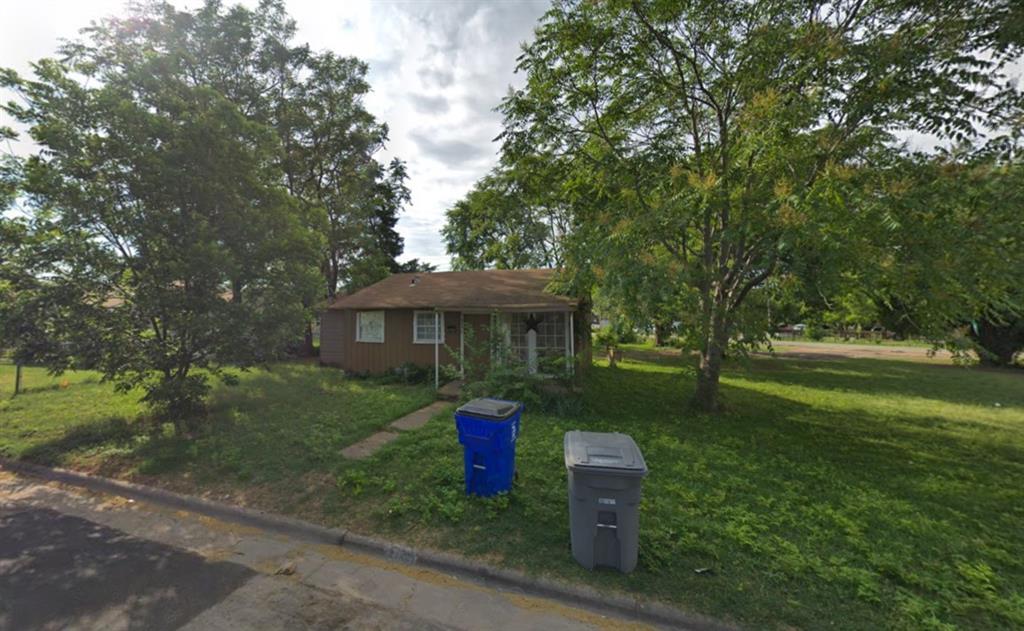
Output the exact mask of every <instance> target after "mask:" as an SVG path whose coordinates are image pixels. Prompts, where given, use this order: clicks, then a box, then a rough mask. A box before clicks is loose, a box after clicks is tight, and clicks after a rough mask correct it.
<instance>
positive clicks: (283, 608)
mask: <svg viewBox="0 0 1024 631" xmlns="http://www.w3.org/2000/svg"><path fill="white" fill-rule="evenodd" d="M0 533H2V536H0V629H4V630H6V629H16V628H17V629H22V628H83V629H89V628H98V627H102V628H104V629H131V628H146V629H175V628H187V629H211V628H212V629H229V628H230V629H233V628H253V629H284V628H288V629H293V628H299V629H301V628H313V629H329V628H347V629H499V628H500V629H553V630H559V629H565V630H570V629H572V630H575V629H641V628H651V627H649V626H645V625H641V624H638V623H636V622H633V621H627V620H624V619H617V618H612V617H607V616H604V615H600V614H597V613H594V612H589V611H585V610H582V609H579V608H576V607H573V606H569V605H566V604H563V603H560V602H556V601H553V600H549V599H545V598H538V597H534V596H527V595H524V594H522V593H517V592H515V591H510V590H502V589H497V588H495V587H492V586H488V585H486V584H484V583H481V582H474V581H470V580H467V579H462V578H456V577H453V576H449V575H446V574H443V573H441V572H437V571H434V570H431V569H427V568H423V567H418V566H409V565H405V564H402V563H397V562H391V561H389V560H386V559H383V558H380V557H375V556H369V555H363V554H359V553H357V552H353V551H351V550H347V549H345V548H342V547H338V546H331V545H319V544H312V543H306V542H302V541H298V540H295V539H290V538H288V537H285V536H280V535H274V534H270V533H268V532H266V531H263V530H258V529H255V528H248V527H245V526H240V525H237V524H228V523H226V522H222V521H219V520H216V519H212V518H210V517H205V516H201V515H197V514H194V513H190V512H187V511H172V510H169V509H164V508H161V507H159V506H155V505H151V504H148V503H143V502H135V501H132V500H126V499H124V498H122V497H118V496H111V495H105V494H99V493H93V492H87V491H82V490H79V489H72V488H68V487H61V486H59V485H57V484H54V483H44V482H40V481H37V480H35V479H32V478H23V477H19V476H16V475H14V474H11V473H8V472H4V471H0Z"/></svg>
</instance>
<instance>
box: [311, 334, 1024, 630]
mask: <svg viewBox="0 0 1024 631" xmlns="http://www.w3.org/2000/svg"><path fill="white" fill-rule="evenodd" d="M746 363H747V366H748V368H746V369H744V368H740V367H739V365H738V364H731V363H730V364H727V365H726V367H725V371H724V375H723V387H724V394H725V395H726V396H727V397H728V401H729V402H730V403H731V404H732V405H730V407H729V408H728V410H727V411H726V412H724V417H722V418H721V419H718V418H710V417H707V416H705V415H700V414H686V415H684V423H683V426H682V429H680V425H679V421H678V412H677V410H679V409H685V406H686V397H685V395H684V393H683V392H682V391H681V389H680V388H679V381H680V380H683V381H684V382H685V383H686V384H688V385H690V384H692V383H693V381H694V374H693V370H692V368H690V367H689V366H690V362H689V360H688V358H684V357H666V356H664V355H660V354H657V353H655V352H644V351H637V350H634V349H632V348H627V349H626V356H625V359H624V361H623V362H622V363H621V364H620V368H619V369H618V370H615V371H612V370H609V369H608V368H607V367H605V365H604V364H603V363H601V364H600V365H598V366H595V367H594V370H593V372H592V373H590V374H589V381H588V383H587V387H586V389H585V395H584V397H585V403H586V408H585V410H584V411H583V413H582V414H581V415H579V416H577V417H574V418H572V419H571V420H567V419H564V418H561V417H559V416H557V415H551V414H542V413H539V412H538V411H537V410H531V409H530V408H529V407H528V408H527V410H526V412H525V414H524V416H523V421H522V423H523V424H522V433H521V434H520V436H519V439H518V442H517V447H516V449H517V470H518V472H519V477H518V479H517V481H516V482H515V484H514V485H513V489H512V491H511V493H509V494H508V495H507V496H503V499H502V498H497V499H491V500H487V501H482V500H480V499H479V498H472V497H465V496H464V495H463V493H462V485H463V480H462V454H461V447H460V445H459V444H458V441H457V437H456V433H455V429H454V427H453V423H452V418H451V414H450V413H448V412H446V413H444V414H439V415H438V416H437V417H436V418H435V419H433V420H432V421H431V422H430V423H428V424H427V426H426V427H425V428H423V429H422V430H418V431H417V432H416V433H415V434H413V435H406V436H402V437H400V438H399V439H398V440H396V441H395V442H393V443H390V444H388V445H387V446H385V447H384V448H383V449H382V450H381V451H380V452H378V454H377V455H376V456H375V457H373V458H371V459H370V460H368V461H365V462H361V463H352V464H351V466H349V467H348V468H347V469H346V470H347V471H360V472H362V473H361V475H363V476H364V477H365V478H366V479H368V480H373V479H375V478H376V479H380V480H381V486H377V485H375V484H373V483H370V484H368V485H367V486H364V487H363V490H362V492H361V494H360V495H359V496H350V495H349V494H347V493H345V492H340V491H339V492H337V493H336V495H335V499H334V500H333V503H331V504H330V506H331V508H330V509H329V514H328V517H327V519H328V521H330V522H331V523H337V522H340V523H344V524H359V525H360V527H361V528H364V529H365V530H366V531H367V532H378V533H381V534H382V535H383V534H386V535H387V536H389V537H395V538H398V539H399V540H402V541H406V542H410V543H415V544H416V545H424V546H437V547H441V548H444V549H450V550H453V551H456V552H459V553H463V554H469V555H473V556H479V557H480V558H481V559H486V560H487V561H489V562H499V563H503V564H504V565H507V566H509V567H513V568H517V569H523V570H526V571H529V572H536V573H538V574H545V575H552V576H556V577H561V578H564V579H567V580H570V581H576V582H585V583H588V584H591V585H594V586H595V587H597V588H603V589H620V590H625V591H627V592H630V593H632V594H635V595H637V596H640V597H644V598H656V599H663V600H667V601H670V602H673V603H675V604H677V605H679V606H682V607H684V608H686V609H687V610H691V611H696V612H700V613H703V614H708V615H713V616H716V617H719V618H725V619H728V620H731V621H734V622H735V623H737V624H740V625H742V626H746V627H751V628H817V627H821V626H823V625H825V626H835V627H836V628H844V629H879V628H896V629H917V628H923V627H925V626H928V625H930V626H931V627H933V628H943V627H945V628H984V629H1013V628H1017V627H1018V626H1019V625H1020V622H1019V620H1020V615H1021V613H1022V611H1024V610H1022V608H1021V603H1022V602H1024V601H1022V596H1024V594H1022V593H1021V586H1022V585H1024V566H1022V565H1021V563H1020V562H1019V559H1020V558H1021V557H1022V555H1024V536H1022V533H1021V531H1020V528H1019V527H1018V522H1019V518H1018V516H1017V515H1016V514H1014V513H1013V511H1012V510H1010V513H1009V514H1008V513H1007V507H1013V506H1017V505H1019V504H1020V502H1021V501H1022V500H1024V498H1022V491H1021V489H1024V481H1022V480H1021V475H1022V474H1021V471H1020V468H1019V467H1018V466H1017V465H1016V463H1017V462H1018V461H1019V459H1020V457H1021V455H1022V453H1024V451H1022V450H1024V390H1022V389H1020V388H1019V387H1017V386H1018V382H1019V381H1020V379H1019V375H1016V374H1013V373H1009V372H1004V371H998V372H997V371H974V370H963V369H955V368H952V367H950V366H938V365H928V364H915V363H910V362H900V361H880V360H870V359H859V360H858V359H848V360H817V361H797V360H784V359H770V358H761V357H754V358H751V359H750V360H749V361H748V362H746ZM994 403H1000V404H1001V405H1000V407H995V405H994ZM571 429H583V430H590V431H622V432H626V433H628V434H630V435H631V436H633V437H634V438H635V439H636V441H637V442H638V444H639V445H640V447H641V449H642V450H643V453H644V457H645V459H646V461H647V464H648V466H649V467H650V471H651V473H650V475H649V476H648V477H647V478H646V479H645V480H644V489H643V499H642V502H641V507H640V511H641V514H640V523H641V529H640V565H639V567H638V569H637V571H636V572H634V573H633V574H631V575H628V576H623V575H620V574H618V573H615V572H605V571H597V572H589V571H586V570H583V569H582V568H580V567H578V566H577V565H576V564H575V562H574V561H573V560H572V557H571V555H570V554H569V550H568V536H569V532H568V515H567V507H566V503H565V502H566V499H565V488H566V487H565V484H566V480H565V473H564V460H563V455H562V437H563V435H564V432H566V431H568V430H571ZM424 454H430V457H423V455H424ZM981 454H984V456H982V455H981ZM398 470H400V471H401V472H402V474H401V475H395V472H396V471H398ZM384 480H387V481H388V482H389V483H391V485H389V487H388V490H384V488H383V483H384V482H383V481H384ZM979 524H981V525H982V526H979ZM698 568H710V569H711V571H710V572H705V573H702V574H697V573H696V572H695V571H694V570H696V569H698Z"/></svg>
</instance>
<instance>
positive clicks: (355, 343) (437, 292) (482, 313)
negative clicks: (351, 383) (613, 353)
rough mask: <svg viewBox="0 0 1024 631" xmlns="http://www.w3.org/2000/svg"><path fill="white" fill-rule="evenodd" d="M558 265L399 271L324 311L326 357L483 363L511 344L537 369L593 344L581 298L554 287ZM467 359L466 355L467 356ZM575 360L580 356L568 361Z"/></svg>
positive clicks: (364, 367)
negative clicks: (555, 291) (560, 292)
mask: <svg viewBox="0 0 1024 631" xmlns="http://www.w3.org/2000/svg"><path fill="white" fill-rule="evenodd" d="M553 276H554V270H547V269H533V270H478V271H467V272H434V273H416V274H394V275H392V276H390V277H388V278H386V279H384V280H382V281H380V282H379V283H377V284H375V285H371V286H369V287H367V288H365V289H362V290H360V291H357V292H356V293H354V294H351V295H348V296H341V297H338V298H337V299H335V301H334V302H333V303H331V305H330V306H328V308H327V310H326V311H325V312H324V314H323V319H322V322H321V329H320V362H321V363H323V364H327V365H332V366H338V367H341V368H343V369H345V370H348V371H352V372H366V373H382V372H385V371H387V370H389V369H392V368H396V367H399V366H401V365H402V364H405V363H408V362H411V363H414V364H418V365H421V366H429V367H432V368H434V369H435V380H436V379H437V375H438V373H439V371H438V367H439V366H444V365H452V366H457V367H460V368H463V369H464V368H465V366H467V365H469V366H470V367H473V366H481V365H486V363H487V362H489V361H492V360H493V359H494V357H496V350H495V349H497V348H502V349H505V352H507V354H508V355H510V356H511V357H512V358H513V359H518V360H519V361H522V362H523V363H524V364H525V365H527V366H528V367H529V368H530V369H531V370H534V371H536V370H538V369H541V368H542V367H543V365H544V364H545V362H544V360H545V359H548V358H563V357H564V358H566V359H567V360H568V359H571V358H573V357H575V356H576V355H577V354H578V351H588V350H589V343H590V339H589V334H590V327H589V326H588V325H587V323H586V321H585V320H584V319H583V318H581V316H580V301H579V300H577V299H575V298H570V297H568V296H559V295H556V294H553V293H551V292H549V291H547V285H548V284H549V283H550V282H551V279H552V278H553ZM463 358H464V359H465V361H460V360H461V359H463ZM568 364H569V365H571V364H572V362H568Z"/></svg>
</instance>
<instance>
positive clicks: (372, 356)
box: [320, 309, 462, 374]
mask: <svg viewBox="0 0 1024 631" xmlns="http://www.w3.org/2000/svg"><path fill="white" fill-rule="evenodd" d="M412 322H413V310H412V309H387V310H384V343H382V344H378V343H373V342H357V341H356V311H355V310H352V309H340V310H328V311H327V312H325V313H324V317H323V331H322V333H321V336H320V362H321V363H323V364H329V365H332V366H339V367H341V368H343V369H344V370H347V371H351V372H367V373H371V374H380V373H383V372H386V371H387V370H389V369H392V368H397V367H399V366H401V365H402V364H405V363H407V362H411V363H414V364H418V365H420V366H433V365H434V345H433V344H415V343H413V329H412ZM444 328H445V335H444V344H441V345H440V348H439V349H438V350H439V353H438V356H439V359H440V362H441V364H442V365H445V364H457V363H458V361H457V355H458V352H459V336H460V335H461V334H462V331H461V330H460V326H459V312H457V311H447V312H445V314H444ZM445 345H447V346H449V347H450V348H452V349H453V350H454V351H455V357H453V356H452V355H450V354H449V353H448V350H447V349H446V348H445Z"/></svg>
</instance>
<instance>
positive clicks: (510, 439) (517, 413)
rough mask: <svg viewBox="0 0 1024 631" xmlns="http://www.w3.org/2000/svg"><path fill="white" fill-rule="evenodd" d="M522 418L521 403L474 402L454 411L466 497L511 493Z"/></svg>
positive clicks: (494, 400) (476, 400) (484, 400)
mask: <svg viewBox="0 0 1024 631" xmlns="http://www.w3.org/2000/svg"><path fill="white" fill-rule="evenodd" d="M522 415H523V404H522V403H519V402H517V401H504V400H502V399H488V398H483V399H473V400H472V401H470V402H468V403H466V404H465V405H463V406H461V407H459V408H458V409H457V410H455V427H456V429H458V430H459V442H460V443H462V450H463V465H464V468H465V474H466V495H479V496H481V497H488V496H490V495H495V494H497V493H501V492H503V491H508V490H511V489H512V479H513V478H514V477H515V472H516V438H518V437H519V421H520V418H521V417H522Z"/></svg>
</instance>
